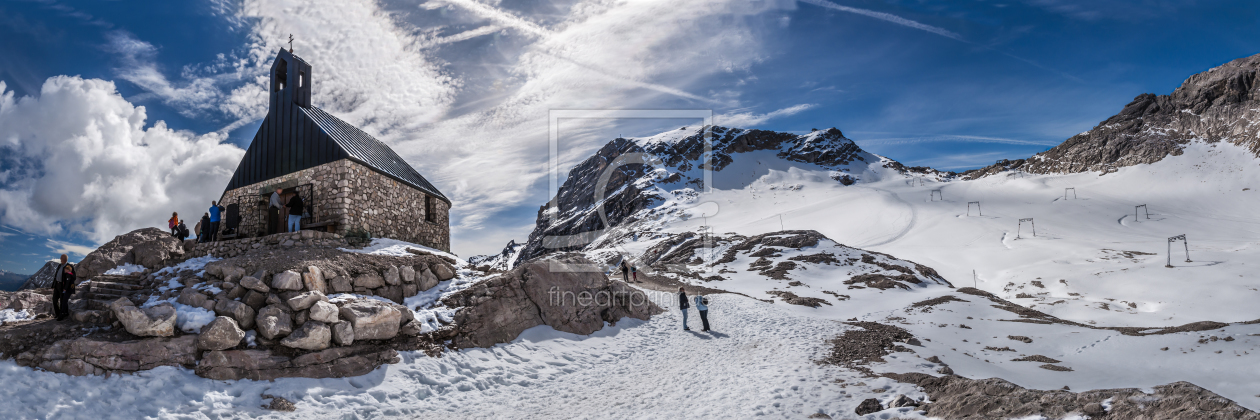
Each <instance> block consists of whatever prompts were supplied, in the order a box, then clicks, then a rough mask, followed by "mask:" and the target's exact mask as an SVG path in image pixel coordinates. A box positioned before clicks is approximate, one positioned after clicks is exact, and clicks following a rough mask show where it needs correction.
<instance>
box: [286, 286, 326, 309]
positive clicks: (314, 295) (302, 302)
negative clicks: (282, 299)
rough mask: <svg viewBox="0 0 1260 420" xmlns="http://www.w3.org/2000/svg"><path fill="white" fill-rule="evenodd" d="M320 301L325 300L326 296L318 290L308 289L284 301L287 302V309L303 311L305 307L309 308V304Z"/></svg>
mask: <svg viewBox="0 0 1260 420" xmlns="http://www.w3.org/2000/svg"><path fill="white" fill-rule="evenodd" d="M320 301H324V302H327V301H328V297H326V296H324V294H323V293H320V292H318V291H310V292H306V293H301V294H299V295H297V296H294V297H291V298H289V300H288V301H287V302H286V303H288V305H289V309H292V310H294V311H305V310H306V309H307V308H310V307H311V305H314V304H315V302H320Z"/></svg>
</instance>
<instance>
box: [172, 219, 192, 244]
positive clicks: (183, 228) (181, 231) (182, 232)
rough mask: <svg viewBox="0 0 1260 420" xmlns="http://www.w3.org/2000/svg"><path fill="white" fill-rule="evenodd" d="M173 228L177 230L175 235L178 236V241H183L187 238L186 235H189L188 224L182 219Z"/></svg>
mask: <svg viewBox="0 0 1260 420" xmlns="http://www.w3.org/2000/svg"><path fill="white" fill-rule="evenodd" d="M175 229H176V231H177V232H178V233H176V235H175V237H176V238H179V241H180V242H183V241H184V240H186V239H188V236H189V232H188V225H185V224H184V221H183V220H180V221H179V226H176V227H175Z"/></svg>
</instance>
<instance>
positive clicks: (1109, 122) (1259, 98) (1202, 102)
mask: <svg viewBox="0 0 1260 420" xmlns="http://www.w3.org/2000/svg"><path fill="white" fill-rule="evenodd" d="M1240 122H1242V123H1245V124H1239V123H1240ZM1257 126H1260V54H1257V55H1253V56H1250V57H1243V58H1239V59H1236V60H1233V61H1230V62H1228V63H1225V64H1222V65H1220V66H1217V67H1213V68H1211V69H1208V70H1207V71H1204V72H1201V73H1197V74H1194V75H1192V76H1190V77H1188V78H1186V80H1185V81H1184V82H1182V84H1181V85H1180V86H1178V87H1177V89H1176V90H1174V91H1173V92H1172V93H1170V94H1168V95H1156V94H1153V93H1143V94H1141V95H1138V96H1137V97H1135V98H1133V101H1131V102H1129V103H1128V104H1127V105H1125V106H1124V107H1123V108H1122V109H1121V110H1120V112H1118V113H1116V114H1115V115H1113V116H1111V117H1109V118H1107V119H1106V120H1103V121H1102V122H1100V123H1098V125H1096V126H1095V127H1094V128H1092V129H1090V130H1089V131H1086V132H1084V133H1080V134H1077V135H1075V136H1072V137H1069V138H1068V139H1067V140H1064V141H1063V142H1062V143H1060V144H1059V145H1057V146H1055V147H1052V148H1050V150H1047V151H1044V152H1041V153H1037V154H1035V155H1033V156H1031V157H1029V158H1026V159H1009V160H1008V159H1003V160H999V161H997V163H994V164H993V165H989V166H986V167H983V168H979V169H973V170H970V171H966V172H963V174H962V176H961V178H962V179H965V180H970V179H977V178H981V177H985V176H990V175H995V174H998V173H1001V172H1004V171H1009V170H1020V171H1024V172H1029V173H1036V174H1062V173H1080V172H1091V171H1098V172H1103V173H1109V172H1115V171H1116V170H1118V169H1119V168H1122V167H1127V166H1133V165H1140V164H1149V163H1155V162H1158V161H1160V160H1163V159H1164V158H1166V157H1168V156H1180V155H1181V154H1182V153H1183V150H1184V149H1185V147H1186V145H1188V144H1190V142H1192V141H1195V140H1202V141H1206V142H1208V143H1216V142H1221V141H1225V142H1229V143H1233V144H1235V145H1238V146H1241V147H1243V148H1245V149H1247V150H1249V151H1250V152H1251V153H1252V154H1253V155H1255V156H1256V157H1260V130H1257Z"/></svg>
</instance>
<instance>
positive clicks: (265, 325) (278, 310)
mask: <svg viewBox="0 0 1260 420" xmlns="http://www.w3.org/2000/svg"><path fill="white" fill-rule="evenodd" d="M256 322H257V324H258V325H257V328H256V330H257V331H258V335H260V336H262V337H263V338H266V339H268V340H275V339H277V338H280V337H284V336H286V335H289V333H290V332H293V319H292V317H291V316H290V315H289V311H288V310H286V309H285V308H284V307H281V306H280V305H275V304H272V305H267V307H265V308H262V310H260V311H258V318H256Z"/></svg>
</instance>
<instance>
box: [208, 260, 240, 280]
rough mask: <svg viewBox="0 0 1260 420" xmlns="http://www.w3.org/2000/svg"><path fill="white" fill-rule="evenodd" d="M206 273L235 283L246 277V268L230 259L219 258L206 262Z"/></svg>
mask: <svg viewBox="0 0 1260 420" xmlns="http://www.w3.org/2000/svg"><path fill="white" fill-rule="evenodd" d="M206 274H209V275H211V276H214V277H218V278H220V279H222V280H223V281H227V282H233V283H235V282H237V281H238V280H240V279H242V278H245V269H244V268H241V267H240V266H237V265H236V264H233V263H232V262H231V261H230V260H219V261H213V262H210V263H208V264H206Z"/></svg>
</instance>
